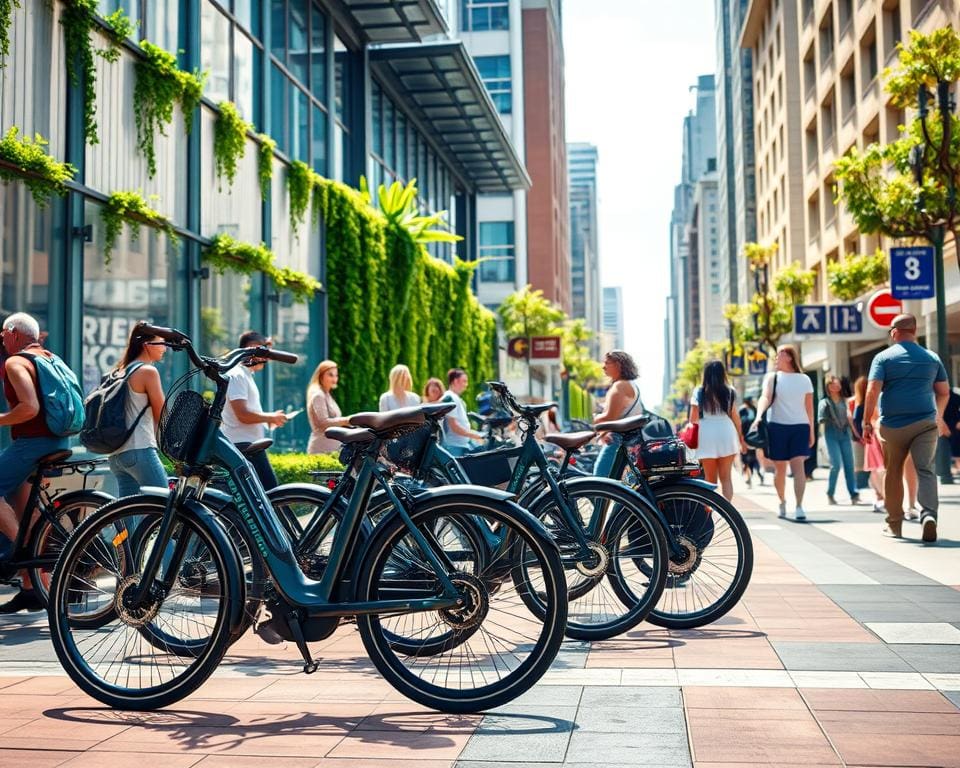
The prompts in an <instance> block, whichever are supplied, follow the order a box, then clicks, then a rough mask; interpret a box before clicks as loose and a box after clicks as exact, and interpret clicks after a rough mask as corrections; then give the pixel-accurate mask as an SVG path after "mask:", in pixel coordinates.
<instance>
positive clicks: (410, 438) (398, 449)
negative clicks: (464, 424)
mask: <svg viewBox="0 0 960 768" xmlns="http://www.w3.org/2000/svg"><path fill="white" fill-rule="evenodd" d="M432 439H434V438H433V429H432V425H431V424H429V423H427V424H424V425H423V426H420V427H417V428H416V429H415V430H413V431H412V432H410V433H408V434H406V435H403V436H401V437H395V438H393V439H392V440H388V441H387V442H386V443H385V444H384V446H383V455H384V456H385V457H386V459H387V461H389V462H390V463H391V464H396V465H397V466H398V467H399V468H400V469H402V470H404V471H405V472H410V473H411V474H412V473H414V472H416V471H417V470H418V469H419V468H420V464H421V462H422V461H423V455H424V453H426V450H427V446H428V445H429V444H430V441H431V440H432Z"/></svg>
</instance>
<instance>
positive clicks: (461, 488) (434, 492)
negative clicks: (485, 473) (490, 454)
mask: <svg viewBox="0 0 960 768" xmlns="http://www.w3.org/2000/svg"><path fill="white" fill-rule="evenodd" d="M464 493H465V494H467V495H468V496H472V497H477V496H483V497H484V498H485V499H489V500H490V501H513V500H514V499H515V498H516V494H513V493H510V492H508V491H501V490H500V489H499V488H487V487H486V486H485V485H467V484H463V485H442V486H440V487H439V488H426V489H424V490H423V491H418V492H417V494H416V495H415V496H414V497H413V498H414V500H415V501H416V505H415V506H420V502H426V501H429V500H430V499H441V498H446V497H448V496H459V495H460V494H464Z"/></svg>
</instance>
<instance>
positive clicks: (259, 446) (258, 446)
mask: <svg viewBox="0 0 960 768" xmlns="http://www.w3.org/2000/svg"><path fill="white" fill-rule="evenodd" d="M271 445H273V440H271V439H270V438H269V437H265V438H263V440H254V441H253V442H252V443H250V445H248V446H247V447H246V448H244V449H243V450H241V451H240V453H242V454H243V455H244V456H246V457H247V458H248V459H249V458H250V457H251V456H256V455H257V454H258V453H260V451H266V450H269V448H270V446H271Z"/></svg>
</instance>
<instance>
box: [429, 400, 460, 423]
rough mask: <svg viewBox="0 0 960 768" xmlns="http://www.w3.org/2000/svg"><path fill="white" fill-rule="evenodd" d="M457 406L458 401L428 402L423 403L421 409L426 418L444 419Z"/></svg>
mask: <svg viewBox="0 0 960 768" xmlns="http://www.w3.org/2000/svg"><path fill="white" fill-rule="evenodd" d="M456 407H457V405H456V403H428V404H427V405H421V406H420V410H421V411H423V415H424V416H425V417H426V418H428V419H433V420H437V419H442V418H443V417H444V416H446V415H447V414H448V413H450V411H452V410H453V409H454V408H456Z"/></svg>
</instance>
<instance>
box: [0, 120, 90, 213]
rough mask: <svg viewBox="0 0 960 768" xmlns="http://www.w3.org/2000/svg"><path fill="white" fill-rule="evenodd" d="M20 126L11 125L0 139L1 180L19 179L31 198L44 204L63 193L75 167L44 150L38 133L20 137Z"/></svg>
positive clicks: (41, 204) (74, 171) (44, 144)
mask: <svg viewBox="0 0 960 768" xmlns="http://www.w3.org/2000/svg"><path fill="white" fill-rule="evenodd" d="M19 134H20V129H19V128H17V127H16V126H13V127H12V128H10V130H8V131H7V132H6V133H5V134H4V136H3V138H2V139H0V160H2V161H3V162H4V163H6V164H7V165H6V166H5V167H4V166H0V180H2V181H13V180H15V179H16V180H19V181H22V182H23V183H24V184H25V185H26V186H27V189H29V190H30V194H31V195H32V196H33V200H34V202H35V203H36V204H37V206H38V207H40V208H43V207H44V206H45V205H46V204H47V202H49V199H50V197H51V196H53V195H61V196H62V195H65V194H66V193H67V186H66V184H67V182H68V181H72V180H73V177H74V175H75V174H76V172H77V169H76V168H74V167H73V166H72V165H70V163H61V162H59V161H58V160H57V159H56V158H54V157H53V156H52V155H49V154H48V153H47V150H46V146H47V141H46V139H44V138H43V136H41V135H40V134H37V135H36V136H34V137H33V138H32V139H31V138H30V137H29V136H24V137H23V138H22V139H21V138H19Z"/></svg>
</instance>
